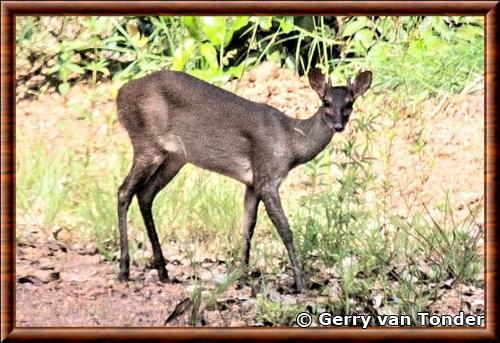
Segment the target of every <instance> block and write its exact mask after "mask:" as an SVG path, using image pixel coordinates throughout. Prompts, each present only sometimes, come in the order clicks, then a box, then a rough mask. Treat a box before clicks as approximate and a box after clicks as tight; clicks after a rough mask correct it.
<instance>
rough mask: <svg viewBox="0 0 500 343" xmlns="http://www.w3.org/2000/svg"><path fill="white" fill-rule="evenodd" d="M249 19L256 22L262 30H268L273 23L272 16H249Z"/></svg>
mask: <svg viewBox="0 0 500 343" xmlns="http://www.w3.org/2000/svg"><path fill="white" fill-rule="evenodd" d="M250 21H251V22H253V23H256V24H257V25H259V26H260V28H261V29H262V30H264V31H268V30H269V29H270V28H271V26H272V24H273V17H260V16H257V17H251V18H250Z"/></svg>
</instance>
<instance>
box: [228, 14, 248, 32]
mask: <svg viewBox="0 0 500 343" xmlns="http://www.w3.org/2000/svg"><path fill="white" fill-rule="evenodd" d="M249 18H250V17H249V16H241V17H236V19H235V20H234V22H233V25H232V26H231V30H233V32H236V31H238V30H239V29H241V28H242V27H243V26H245V25H246V24H248V20H249Z"/></svg>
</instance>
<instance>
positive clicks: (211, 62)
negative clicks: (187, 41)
mask: <svg viewBox="0 0 500 343" xmlns="http://www.w3.org/2000/svg"><path fill="white" fill-rule="evenodd" d="M200 53H201V55H202V56H203V57H204V58H205V61H206V62H207V65H208V68H209V69H219V63H218V62H217V50H215V48H214V46H213V45H212V44H211V43H204V44H202V45H201V46H200Z"/></svg>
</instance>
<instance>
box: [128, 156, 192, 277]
mask: <svg viewBox="0 0 500 343" xmlns="http://www.w3.org/2000/svg"><path fill="white" fill-rule="evenodd" d="M184 163H185V162H183V161H181V160H180V159H178V158H177V157H175V156H174V155H167V156H166V158H165V160H164V161H163V163H162V164H161V165H160V166H159V167H158V169H157V170H156V172H155V173H154V174H153V175H152V176H151V177H150V178H149V179H148V181H147V182H146V183H145V184H144V185H143V186H141V187H140V189H139V191H138V192H137V200H138V202H139V208H140V210H141V214H142V218H143V220H144V225H145V226H146V230H147V232H148V237H149V240H150V241H151V247H152V249H153V263H154V266H155V267H156V269H157V270H158V277H159V279H160V281H162V282H167V281H168V273H167V270H166V269H165V259H164V257H163V253H162V250H161V245H160V242H159V240H158V235H157V233H156V228H155V223H154V220H153V213H152V210H151V209H152V205H153V200H154V198H155V197H156V195H157V194H158V192H160V191H161V190H162V189H163V188H164V187H165V186H166V185H167V184H168V183H169V182H170V181H171V180H172V179H173V178H174V177H175V175H177V173H178V172H179V170H180V169H181V168H182V166H183V165H184Z"/></svg>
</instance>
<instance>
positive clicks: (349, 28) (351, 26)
mask: <svg viewBox="0 0 500 343" xmlns="http://www.w3.org/2000/svg"><path fill="white" fill-rule="evenodd" d="M366 26H367V23H366V19H365V18H364V17H356V18H354V19H352V20H351V21H349V22H348V23H347V24H345V25H344V27H343V28H342V30H341V32H342V37H349V36H352V35H353V34H355V33H356V32H358V31H359V30H361V29H362V28H365V27H366Z"/></svg>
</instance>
